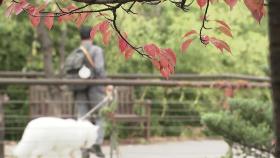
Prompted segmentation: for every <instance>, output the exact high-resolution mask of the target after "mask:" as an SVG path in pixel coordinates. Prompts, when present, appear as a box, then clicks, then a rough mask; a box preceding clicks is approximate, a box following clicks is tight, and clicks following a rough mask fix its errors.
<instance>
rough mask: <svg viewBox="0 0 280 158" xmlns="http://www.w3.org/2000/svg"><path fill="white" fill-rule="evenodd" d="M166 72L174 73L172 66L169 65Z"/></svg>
mask: <svg viewBox="0 0 280 158" xmlns="http://www.w3.org/2000/svg"><path fill="white" fill-rule="evenodd" d="M168 70H169V72H170V73H174V71H175V70H174V66H171V65H169V66H168Z"/></svg>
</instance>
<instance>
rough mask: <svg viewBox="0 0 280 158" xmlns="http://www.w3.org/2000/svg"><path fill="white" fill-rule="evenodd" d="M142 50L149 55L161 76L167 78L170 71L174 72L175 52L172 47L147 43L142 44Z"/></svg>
mask: <svg viewBox="0 0 280 158" xmlns="http://www.w3.org/2000/svg"><path fill="white" fill-rule="evenodd" d="M144 51H145V52H146V53H147V54H148V55H149V57H150V59H151V61H152V64H153V65H154V67H155V68H156V69H158V70H159V71H160V73H161V75H162V76H163V77H165V78H168V77H169V76H170V74H171V73H174V68H175V65H176V54H175V53H174V51H173V50H172V49H170V48H166V49H161V48H159V47H158V46H157V45H155V44H147V45H145V46H144Z"/></svg>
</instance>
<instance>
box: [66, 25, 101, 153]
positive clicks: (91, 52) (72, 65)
mask: <svg viewBox="0 0 280 158" xmlns="http://www.w3.org/2000/svg"><path fill="white" fill-rule="evenodd" d="M90 31H91V29H90V27H81V29H80V37H81V45H80V47H79V48H76V49H75V50H74V51H73V52H72V53H71V54H70V55H69V56H68V57H67V58H66V61H65V67H66V74H67V75H68V76H70V78H82V79H103V78H106V72H105V67H104V51H103V49H102V48H101V47H99V46H97V45H93V44H92V41H91V39H90ZM72 90H73V93H74V99H75V108H76V111H77V116H78V118H80V117H82V116H84V115H85V114H86V113H87V112H88V111H89V110H90V109H92V108H93V107H94V106H95V105H96V104H98V103H99V102H100V101H102V100H103V98H104V97H105V87H104V86H101V85H75V86H72ZM95 124H96V125H97V126H98V127H99V130H98V139H97V141H96V144H94V145H93V146H92V147H91V148H90V149H83V151H82V155H83V158H89V155H90V153H95V155H96V156H97V157H99V158H104V157H105V155H104V153H103V152H102V150H101V145H102V143H103V139H104V133H105V131H104V119H103V118H102V117H100V116H97V117H96V118H95Z"/></svg>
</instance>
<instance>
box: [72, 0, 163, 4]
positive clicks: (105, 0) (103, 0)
mask: <svg viewBox="0 0 280 158" xmlns="http://www.w3.org/2000/svg"><path fill="white" fill-rule="evenodd" d="M73 1H75V2H80V3H87V4H114V3H121V4H125V3H129V2H154V1H158V0H73Z"/></svg>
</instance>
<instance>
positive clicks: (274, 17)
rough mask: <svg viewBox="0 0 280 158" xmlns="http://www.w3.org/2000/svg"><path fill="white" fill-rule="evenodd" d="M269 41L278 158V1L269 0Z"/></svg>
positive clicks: (279, 21)
mask: <svg viewBox="0 0 280 158" xmlns="http://www.w3.org/2000/svg"><path fill="white" fill-rule="evenodd" d="M268 3H269V4H268V5H269V12H268V14H269V39H270V69H271V84H272V97H273V105H274V128H275V137H276V147H275V157H276V158H280V1H279V0H269V1H268Z"/></svg>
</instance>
